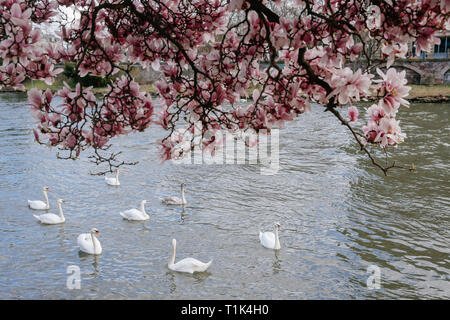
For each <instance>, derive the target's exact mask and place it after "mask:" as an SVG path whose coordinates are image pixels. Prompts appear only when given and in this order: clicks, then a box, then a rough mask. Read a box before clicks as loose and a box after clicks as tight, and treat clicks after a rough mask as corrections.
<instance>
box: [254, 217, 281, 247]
mask: <svg viewBox="0 0 450 320" xmlns="http://www.w3.org/2000/svg"><path fill="white" fill-rule="evenodd" d="M279 230H280V224H279V223H278V222H276V223H275V233H273V232H261V231H260V232H259V240H260V241H261V244H262V245H263V246H264V247H266V248H269V249H275V250H280V249H281V246H280V239H279V238H278V231H279Z"/></svg>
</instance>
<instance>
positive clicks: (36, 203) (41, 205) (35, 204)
mask: <svg viewBox="0 0 450 320" xmlns="http://www.w3.org/2000/svg"><path fill="white" fill-rule="evenodd" d="M28 205H29V206H30V208H31V209H36V210H43V209H46V208H47V205H46V204H45V202H43V201H41V200H28Z"/></svg>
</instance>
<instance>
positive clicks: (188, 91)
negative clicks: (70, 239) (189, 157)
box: [0, 0, 450, 174]
mask: <svg viewBox="0 0 450 320" xmlns="http://www.w3.org/2000/svg"><path fill="white" fill-rule="evenodd" d="M289 6H291V7H289ZM71 10H72V11H73V12H76V14H75V15H74V16H73V19H72V18H69V17H68V15H69V14H68V12H70V11H71ZM449 10H450V1H447V0H445V1H440V2H439V1H434V0H423V1H409V0H405V1H396V2H394V1H379V0H365V1H359V0H333V1H331V0H303V1H302V0H297V1H292V2H283V3H281V2H280V1H266V0H213V1H211V0H196V1H189V0H170V1H169V0H153V1H143V0H133V1H132V0H38V1H30V0H7V1H6V0H3V1H2V0H0V58H1V66H0V88H1V87H14V88H17V89H24V86H23V82H24V81H25V80H26V79H40V80H44V81H45V82H46V83H48V84H51V83H52V81H54V79H55V77H56V76H57V74H58V73H59V72H61V70H58V69H57V65H58V64H59V63H62V62H64V61H73V62H75V74H77V76H78V77H80V78H84V77H86V76H88V75H95V76H100V77H104V78H107V79H108V80H107V81H108V87H107V90H106V91H105V92H104V93H103V94H101V95H100V96H97V97H96V96H94V94H93V91H92V88H90V87H86V86H83V85H82V83H79V84H77V85H76V86H75V88H73V87H70V86H69V85H64V87H63V88H62V89H61V90H58V91H56V92H55V91H51V90H50V89H48V90H46V91H40V90H37V89H31V90H30V91H29V92H28V97H29V103H30V110H31V113H32V116H33V117H34V118H35V119H36V122H37V124H36V127H35V129H34V134H35V138H36V140H37V141H38V142H39V143H41V144H45V145H48V146H51V147H57V148H58V149H59V152H58V156H59V157H61V158H64V159H77V158H78V157H79V156H80V154H81V152H85V151H87V150H92V155H91V156H90V159H91V161H93V162H94V163H95V164H96V165H101V164H105V165H106V167H107V169H106V170H107V171H112V170H114V169H115V168H117V167H119V166H122V165H130V164H133V163H128V162H126V161H124V160H120V159H119V155H122V154H121V152H120V151H119V152H116V153H114V152H113V153H111V151H110V145H111V143H113V140H112V139H113V138H114V137H117V136H120V135H124V134H129V133H133V132H137V131H146V130H152V129H151V128H152V127H154V126H160V127H161V128H163V129H164V130H166V132H167V134H166V136H165V137H164V138H163V139H162V140H161V141H159V145H160V152H161V158H162V159H163V160H169V159H173V158H177V157H179V156H181V155H184V154H187V153H188V152H189V151H191V150H192V149H195V148H198V147H200V148H204V149H207V150H214V148H215V146H220V145H221V144H222V143H223V141H221V140H220V139H219V138H218V135H216V133H218V132H219V131H220V130H229V131H232V132H236V131H239V130H249V131H254V132H268V131H270V129H271V128H274V127H275V128H280V127H282V126H283V125H285V123H287V122H289V121H292V120H294V119H296V118H297V117H298V116H300V115H301V114H303V113H304V112H307V111H308V110H310V109H311V104H313V103H314V104H320V105H323V106H325V111H330V112H332V113H333V114H334V115H335V116H336V118H337V119H338V121H340V123H342V124H343V125H345V126H347V127H348V129H349V130H350V132H351V133H352V134H353V136H354V137H355V139H356V141H357V143H358V144H359V146H360V147H361V149H362V150H363V151H364V152H365V153H366V154H367V156H368V157H369V159H370V161H371V162H372V163H373V165H375V166H376V167H378V168H380V169H381V170H382V171H383V173H384V174H386V173H387V171H388V170H389V169H391V168H394V167H399V166H397V165H396V164H395V163H393V164H391V165H389V164H388V162H386V164H385V165H382V164H380V163H379V162H378V161H377V160H376V159H375V158H374V157H373V155H372V154H371V152H369V149H368V146H371V145H373V146H380V147H381V149H382V150H386V149H387V148H389V147H391V146H396V145H398V144H399V143H400V142H402V141H403V140H404V139H405V138H406V136H405V134H404V133H403V132H402V130H401V128H400V126H399V122H398V120H397V119H396V116H397V114H398V112H399V110H401V107H402V106H407V105H408V102H407V100H405V98H406V97H407V95H408V91H409V87H407V86H406V80H405V73H404V72H398V71H397V70H395V69H394V68H391V65H392V63H393V62H394V60H395V59H396V58H402V57H405V55H406V53H407V50H408V44H409V43H411V42H412V41H415V42H416V44H417V50H430V49H432V48H433V45H434V44H436V43H437V42H438V38H437V37H438V36H439V32H441V31H443V30H445V29H446V28H447V27H448V26H449ZM283 12H284V13H288V14H283ZM66 16H67V17H66ZM46 23H52V24H53V25H56V28H55V29H56V30H57V36H59V37H60V41H58V42H56V43H50V42H48V41H47V40H46V39H45V37H44V35H43V34H42V30H43V28H40V26H42V25H44V24H46ZM374 43H376V44H377V45H378V44H379V45H380V50H381V53H382V54H383V56H384V60H385V61H384V62H385V63H386V64H387V68H386V70H379V69H376V67H377V66H376V65H373V64H372V59H371V57H372V54H371V52H370V51H371V48H372V47H373V44H374ZM361 58H364V60H365V62H366V63H367V66H366V67H365V69H358V70H352V69H350V68H348V67H346V63H347V62H351V61H355V60H356V59H361ZM132 65H133V66H140V67H142V68H152V69H154V70H155V71H158V72H160V73H161V79H159V80H158V81H156V82H155V83H154V84H153V86H154V88H155V89H156V90H157V92H158V95H159V97H158V98H155V97H152V96H151V95H150V94H149V93H148V92H145V91H144V90H143V89H142V88H141V87H140V85H139V84H138V83H137V82H136V81H135V80H134V77H133V74H132V72H131V69H132V68H131V66H132ZM375 69H376V74H371V73H369V72H373V71H374V70H375ZM243 96H246V97H248V96H251V98H252V100H251V103H250V104H249V105H245V106H243V105H241V104H240V98H241V97H243ZM56 97H57V98H58V99H55V98H56ZM368 97H376V98H377V99H378V101H377V103H375V104H373V105H372V106H370V107H369V108H368V109H367V110H366V113H367V118H368V121H367V123H366V125H364V126H363V127H362V129H361V131H357V130H356V129H354V128H353V127H352V125H351V124H352V123H353V122H356V120H357V119H358V116H359V111H358V109H357V108H356V107H355V106H354V105H355V104H357V103H358V102H360V101H362V100H364V99H366V98H368ZM57 101H60V102H57ZM338 107H343V108H344V107H345V108H347V116H348V119H345V118H344V117H343V116H342V115H341V114H340V113H339V112H338ZM196 130H197V131H198V130H200V133H199V137H200V142H198V141H197V142H195V141H194V140H196V139H193V138H192V137H193V132H194V131H196ZM197 133H198V132H197ZM98 173H99V174H102V173H104V171H99V172H98Z"/></svg>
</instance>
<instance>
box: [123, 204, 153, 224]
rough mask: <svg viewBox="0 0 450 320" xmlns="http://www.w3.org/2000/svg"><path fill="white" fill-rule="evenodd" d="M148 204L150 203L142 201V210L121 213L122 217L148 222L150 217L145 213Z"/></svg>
mask: <svg viewBox="0 0 450 320" xmlns="http://www.w3.org/2000/svg"><path fill="white" fill-rule="evenodd" d="M147 202H148V201H147V200H142V201H141V210H138V209H130V210H127V211H123V212H120V215H121V216H122V217H124V219H127V220H137V221H142V220H148V219H149V218H150V216H149V215H148V214H147V213H146V212H145V204H146V203H147Z"/></svg>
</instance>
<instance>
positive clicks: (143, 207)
mask: <svg viewBox="0 0 450 320" xmlns="http://www.w3.org/2000/svg"><path fill="white" fill-rule="evenodd" d="M141 212H142V213H143V214H147V213H146V212H145V202H144V201H142V202H141Z"/></svg>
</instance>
